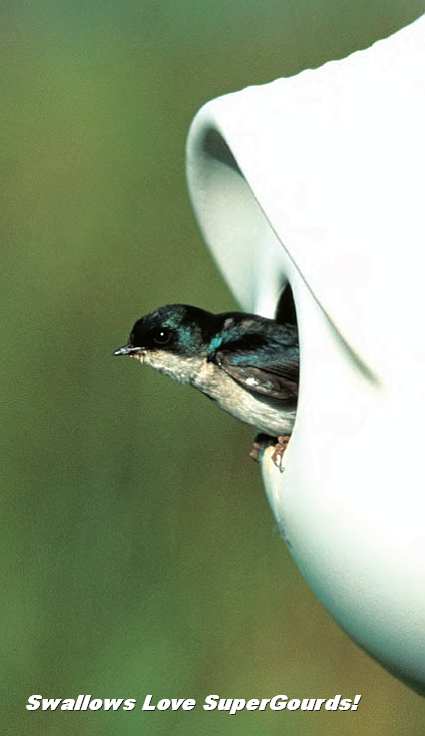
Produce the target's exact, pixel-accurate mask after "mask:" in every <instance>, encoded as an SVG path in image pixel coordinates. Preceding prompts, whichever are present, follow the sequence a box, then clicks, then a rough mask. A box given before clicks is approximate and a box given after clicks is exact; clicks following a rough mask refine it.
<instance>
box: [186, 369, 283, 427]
mask: <svg viewBox="0 0 425 736" xmlns="http://www.w3.org/2000/svg"><path fill="white" fill-rule="evenodd" d="M190 383H191V384H192V385H193V386H195V388H198V389H199V390H200V391H203V393H205V394H207V395H208V396H210V397H211V398H212V399H214V400H215V401H216V402H217V404H218V405H219V406H220V407H221V409H224V411H227V412H228V413H229V414H232V415H233V416H234V417H236V418H237V419H240V420H241V421H242V422H246V423H247V424H252V425H253V426H254V427H257V429H259V430H261V431H262V432H265V433H266V434H270V435H272V436H276V435H280V434H283V435H284V434H290V433H291V432H292V427H293V425H294V421H295V410H291V411H282V410H281V409H276V408H275V407H273V406H270V405H269V404H267V403H266V402H265V401H261V400H259V399H257V398H255V396H254V395H253V394H251V393H250V392H249V391H246V390H245V389H243V388H242V387H241V386H239V384H238V383H236V381H234V380H233V378H230V376H228V375H227V373H225V371H223V370H222V369H221V368H219V367H218V366H216V365H215V364H214V363H207V362H206V361H205V360H203V361H202V362H201V364H200V365H199V368H198V370H197V372H196V374H195V375H194V377H193V378H192V380H191V381H190Z"/></svg>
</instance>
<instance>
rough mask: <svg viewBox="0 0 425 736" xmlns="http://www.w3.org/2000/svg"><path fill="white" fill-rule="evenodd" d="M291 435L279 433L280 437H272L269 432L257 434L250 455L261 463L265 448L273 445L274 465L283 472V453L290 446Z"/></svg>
mask: <svg viewBox="0 0 425 736" xmlns="http://www.w3.org/2000/svg"><path fill="white" fill-rule="evenodd" d="M289 439H290V437H289V436H288V435H279V437H270V435H268V434H257V436H256V438H255V440H254V442H253V443H252V447H251V451H250V453H249V457H251V458H252V459H253V460H255V462H257V463H259V462H260V460H261V458H262V456H263V453H264V450H266V449H267V448H268V447H273V448H274V450H273V454H272V457H271V459H272V461H273V463H274V465H275V466H276V467H277V468H278V469H279V470H280V472H281V473H283V471H284V466H283V455H284V454H285V450H286V448H287V446H288V442H289Z"/></svg>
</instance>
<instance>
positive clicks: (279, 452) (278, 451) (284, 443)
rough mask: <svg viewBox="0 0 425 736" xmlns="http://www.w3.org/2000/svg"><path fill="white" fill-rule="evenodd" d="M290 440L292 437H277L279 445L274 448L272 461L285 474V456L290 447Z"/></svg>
mask: <svg viewBox="0 0 425 736" xmlns="http://www.w3.org/2000/svg"><path fill="white" fill-rule="evenodd" d="M289 440H290V437H289V436H288V435H279V437H277V443H276V444H275V446H274V451H273V455H272V461H273V463H274V465H275V466H276V467H277V468H278V469H279V470H280V472H281V473H283V471H284V470H285V467H284V464H283V456H284V454H285V451H286V448H287V447H288V442H289Z"/></svg>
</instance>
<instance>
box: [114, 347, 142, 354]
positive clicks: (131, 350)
mask: <svg viewBox="0 0 425 736" xmlns="http://www.w3.org/2000/svg"><path fill="white" fill-rule="evenodd" d="M142 352H143V348H135V347H133V346H132V345H123V346H122V348H117V349H116V350H114V352H113V353H112V355H135V354H136V353H142Z"/></svg>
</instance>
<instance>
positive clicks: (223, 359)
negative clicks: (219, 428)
mask: <svg viewBox="0 0 425 736" xmlns="http://www.w3.org/2000/svg"><path fill="white" fill-rule="evenodd" d="M226 347H227V346H226ZM229 347H230V346H229ZM212 359H213V361H214V363H216V364H217V365H218V366H219V367H220V368H221V369H222V370H223V371H225V373H227V374H228V375H229V376H230V377H231V378H233V380H234V381H236V383H239V384H240V385H241V386H243V388H245V389H246V390H247V391H250V392H251V393H253V394H258V395H259V397H260V396H262V397H264V398H270V399H278V400H279V401H284V402H288V401H291V400H292V401H294V400H295V399H296V398H297V395H298V376H299V359H298V350H297V349H295V348H293V349H292V350H291V351H290V354H289V355H287V356H285V355H283V353H282V351H279V353H278V354H274V355H267V356H266V355H264V353H260V354H259V353H258V351H256V352H255V354H254V353H249V352H248V353H247V352H244V353H239V352H236V353H234V352H233V351H231V350H226V349H224V350H218V351H217V352H216V353H215V354H214V357H213V358H212Z"/></svg>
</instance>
